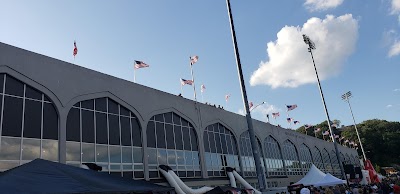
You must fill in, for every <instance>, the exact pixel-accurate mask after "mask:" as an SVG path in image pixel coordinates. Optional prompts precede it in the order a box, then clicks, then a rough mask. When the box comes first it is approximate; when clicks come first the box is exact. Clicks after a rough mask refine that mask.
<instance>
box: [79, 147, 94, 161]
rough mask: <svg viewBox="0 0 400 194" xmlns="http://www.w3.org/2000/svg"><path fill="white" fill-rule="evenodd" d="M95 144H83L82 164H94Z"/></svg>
mask: <svg viewBox="0 0 400 194" xmlns="http://www.w3.org/2000/svg"><path fill="white" fill-rule="evenodd" d="M94 156H95V155H94V144H91V143H82V162H94Z"/></svg>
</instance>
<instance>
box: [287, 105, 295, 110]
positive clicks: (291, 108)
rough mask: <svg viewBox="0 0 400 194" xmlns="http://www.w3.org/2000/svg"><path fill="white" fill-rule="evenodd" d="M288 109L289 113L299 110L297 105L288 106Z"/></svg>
mask: <svg viewBox="0 0 400 194" xmlns="http://www.w3.org/2000/svg"><path fill="white" fill-rule="evenodd" d="M286 107H287V111H291V110H294V109H295V108H297V105H296V104H293V105H286Z"/></svg>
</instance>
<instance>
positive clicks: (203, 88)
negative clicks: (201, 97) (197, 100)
mask: <svg viewBox="0 0 400 194" xmlns="http://www.w3.org/2000/svg"><path fill="white" fill-rule="evenodd" d="M200 90H201V93H203V92H204V91H205V90H206V86H205V85H204V84H201V86H200Z"/></svg>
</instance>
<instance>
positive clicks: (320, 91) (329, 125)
mask: <svg viewBox="0 0 400 194" xmlns="http://www.w3.org/2000/svg"><path fill="white" fill-rule="evenodd" d="M303 40H304V42H305V43H306V44H307V45H308V52H310V54H311V59H312V61H313V64H314V70H315V75H316V76H317V81H318V87H319V93H320V94H321V99H322V104H323V105H324V109H325V114H326V121H327V122H328V127H329V132H330V134H331V139H332V141H333V145H334V147H335V151H336V157H337V161H338V162H339V166H340V171H341V174H342V178H343V179H345V180H347V177H346V175H345V173H344V168H343V164H342V159H341V158H340V155H339V150H338V146H337V141H336V139H335V134H334V133H333V130H332V126H331V120H330V118H329V113H328V109H327V108H326V103H325V98H324V93H323V92H322V88H321V83H320V81H319V77H318V72H317V67H316V66H315V61H314V56H313V54H312V50H314V49H316V48H315V44H314V42H313V41H312V40H311V39H310V38H309V37H308V36H307V35H305V34H303Z"/></svg>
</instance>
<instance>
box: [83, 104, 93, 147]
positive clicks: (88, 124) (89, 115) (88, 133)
mask: <svg viewBox="0 0 400 194" xmlns="http://www.w3.org/2000/svg"><path fill="white" fill-rule="evenodd" d="M82 142H87V143H94V112H93V111H88V110H82Z"/></svg>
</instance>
